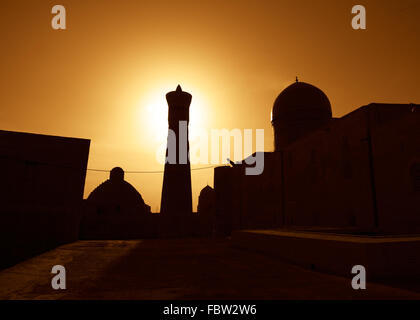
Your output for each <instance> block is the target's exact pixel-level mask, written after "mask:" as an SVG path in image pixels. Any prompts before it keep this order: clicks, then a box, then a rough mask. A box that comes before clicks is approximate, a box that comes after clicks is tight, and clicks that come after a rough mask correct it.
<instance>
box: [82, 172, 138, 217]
mask: <svg viewBox="0 0 420 320" xmlns="http://www.w3.org/2000/svg"><path fill="white" fill-rule="evenodd" d="M87 201H88V203H91V204H95V205H117V206H120V207H130V208H141V209H144V208H145V207H146V205H145V203H144V200H143V198H142V196H141V195H140V193H139V192H138V191H137V190H136V189H135V188H134V187H133V186H132V185H131V184H130V183H128V182H127V181H125V180H124V171H123V170H122V169H121V168H114V169H113V170H112V171H111V174H110V179H109V180H106V181H105V182H103V183H102V184H100V185H99V186H98V187H97V188H96V189H95V190H93V191H92V193H91V194H90V195H89V197H88V198H87Z"/></svg>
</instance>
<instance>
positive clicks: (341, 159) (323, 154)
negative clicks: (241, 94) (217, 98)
mask: <svg viewBox="0 0 420 320" xmlns="http://www.w3.org/2000/svg"><path fill="white" fill-rule="evenodd" d="M271 123H272V125H273V128H274V152H264V172H263V173H262V174H261V175H259V176H247V175H246V174H245V166H246V164H245V161H243V162H242V164H235V165H233V166H232V167H229V166H221V167H217V168H215V174H214V186H215V193H216V197H215V198H216V212H215V215H216V217H217V221H218V224H219V226H218V228H219V230H224V231H225V233H229V231H230V230H232V229H233V230H235V229H244V228H273V227H282V228H310V229H318V230H321V229H324V230H325V229H332V230H338V229H339V230H341V231H345V232H362V233H372V232H373V233H378V232H382V233H414V232H419V231H420V228H419V226H420V206H419V205H418V204H419V203H420V170H419V168H420V149H419V141H420V105H415V104H383V103H371V104H369V105H366V106H362V107H360V108H358V109H356V110H354V111H353V112H350V113H349V114H347V115H345V116H343V117H341V118H333V117H332V109H331V104H330V101H329V99H328V97H327V96H326V95H325V94H324V93H323V92H322V91H321V90H320V89H318V88H317V87H315V86H313V85H310V84H307V83H304V82H299V81H298V80H297V79H296V82H295V83H293V84H291V85H290V86H289V87H287V88H286V89H284V90H283V91H282V92H281V93H280V94H279V96H278V97H277V99H276V100H275V102H274V106H273V110H272V119H271Z"/></svg>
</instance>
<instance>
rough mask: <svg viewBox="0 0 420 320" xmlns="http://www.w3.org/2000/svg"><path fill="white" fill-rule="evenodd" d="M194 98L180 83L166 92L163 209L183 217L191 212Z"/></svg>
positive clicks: (161, 210)
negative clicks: (190, 137) (190, 135)
mask: <svg viewBox="0 0 420 320" xmlns="http://www.w3.org/2000/svg"><path fill="white" fill-rule="evenodd" d="M191 99H192V96H191V94H189V93H188V92H184V91H182V89H181V86H179V85H178V87H177V88H176V91H171V92H169V93H167V94H166V101H167V102H168V107H169V112H168V123H169V130H168V145H167V149H166V162H165V173H164V176H163V188H162V200H161V205H160V212H161V213H162V214H164V215H165V216H168V217H169V216H170V217H179V218H182V217H185V216H187V215H190V214H191V213H192V193H191V171H190V159H189V141H188V123H189V111H190V110H189V109H190V104H191Z"/></svg>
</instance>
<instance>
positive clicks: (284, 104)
mask: <svg viewBox="0 0 420 320" xmlns="http://www.w3.org/2000/svg"><path fill="white" fill-rule="evenodd" d="M331 117H332V112H331V104H330V101H329V100H328V97H327V96H326V95H325V93H324V92H322V91H321V90H320V89H318V88H317V87H315V86H313V85H311V84H308V83H305V82H298V81H296V82H295V83H293V84H292V85H290V86H288V87H287V88H286V89H284V90H283V91H282V92H281V93H280V94H279V96H278V97H277V99H276V101H275V102H274V106H273V111H272V116H271V122H272V123H273V124H274V123H275V122H280V123H285V122H295V121H306V120H308V121H323V120H329V119H331Z"/></svg>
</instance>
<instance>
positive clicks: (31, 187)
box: [0, 131, 90, 268]
mask: <svg viewBox="0 0 420 320" xmlns="http://www.w3.org/2000/svg"><path fill="white" fill-rule="evenodd" d="M89 145H90V141H89V140H83V139H73V138H63V137H53V136H45V135H37V134H29V133H19V132H10V131H0V166H1V168H2V179H1V180H0V203H1V205H0V250H1V252H2V255H1V257H0V268H2V267H7V266H10V265H12V264H14V263H16V262H19V261H20V260H23V259H25V258H28V257H30V256H32V255H35V254H38V253H40V252H43V251H45V250H48V249H51V248H54V247H55V246H57V245H60V244H63V243H66V242H71V241H75V240H77V239H78V232H79V224H80V217H81V212H80V210H81V204H82V200H83V189H84V183H85V175H86V166H87V161H88V154H89Z"/></svg>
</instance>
